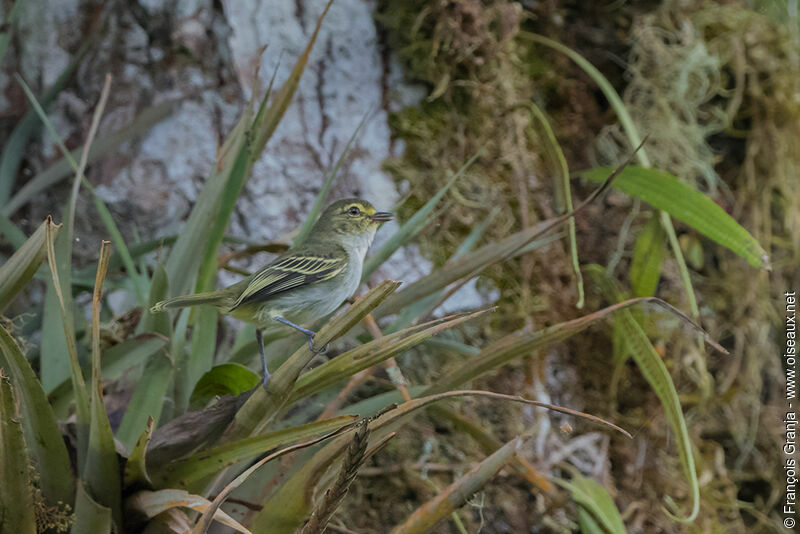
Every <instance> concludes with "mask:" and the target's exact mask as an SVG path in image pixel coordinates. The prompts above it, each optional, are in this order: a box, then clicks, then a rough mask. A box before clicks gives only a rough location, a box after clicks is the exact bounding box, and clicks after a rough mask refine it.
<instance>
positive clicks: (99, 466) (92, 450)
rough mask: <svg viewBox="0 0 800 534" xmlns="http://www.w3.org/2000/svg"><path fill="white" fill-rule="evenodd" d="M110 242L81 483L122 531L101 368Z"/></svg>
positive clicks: (100, 272)
mask: <svg viewBox="0 0 800 534" xmlns="http://www.w3.org/2000/svg"><path fill="white" fill-rule="evenodd" d="M108 245H109V243H108V241H103V242H102V245H101V247H100V259H99V260H98V262H97V277H96V279H95V284H94V293H93V294H92V387H91V390H90V391H91V394H90V407H89V408H90V410H91V414H90V423H89V445H88V450H87V453H86V462H85V463H84V465H83V470H82V474H81V479H82V480H83V482H84V483H85V485H86V491H87V492H88V493H89V495H91V496H92V498H93V499H94V500H95V501H96V502H97V503H99V504H100V505H102V506H105V507H106V508H108V509H109V510H111V517H112V519H113V521H114V523H115V524H116V525H117V528H118V529H120V530H121V529H122V494H121V480H120V476H119V473H120V466H119V463H118V462H117V451H116V449H115V448H114V434H113V433H112V432H111V423H109V421H108V415H107V414H106V408H105V404H103V381H102V377H101V373H102V371H101V368H100V302H101V300H102V298H103V281H104V280H105V277H106V272H107V270H108V258H109V256H110V255H111V251H110V250H109V248H108Z"/></svg>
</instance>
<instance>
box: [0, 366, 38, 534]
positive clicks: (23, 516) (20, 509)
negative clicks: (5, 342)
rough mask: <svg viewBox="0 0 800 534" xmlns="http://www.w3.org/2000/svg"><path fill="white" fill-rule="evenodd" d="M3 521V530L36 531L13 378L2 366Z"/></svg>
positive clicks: (0, 472) (32, 533) (0, 458)
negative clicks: (4, 371)
mask: <svg viewBox="0 0 800 534" xmlns="http://www.w3.org/2000/svg"><path fill="white" fill-rule="evenodd" d="M0 421H2V424H0V480H2V481H3V483H2V484H0V518H1V519H0V522H2V526H3V531H4V532H19V533H20V534H36V519H35V518H34V515H33V499H32V498H31V494H32V491H31V488H32V485H31V481H30V480H29V473H28V468H29V466H30V465H31V464H30V461H29V460H28V452H27V450H26V448H25V438H23V435H22V425H21V424H20V422H19V420H18V418H17V410H16V406H15V402H14V393H13V391H12V388H11V380H9V379H8V377H7V376H6V375H4V374H3V369H2V368H0Z"/></svg>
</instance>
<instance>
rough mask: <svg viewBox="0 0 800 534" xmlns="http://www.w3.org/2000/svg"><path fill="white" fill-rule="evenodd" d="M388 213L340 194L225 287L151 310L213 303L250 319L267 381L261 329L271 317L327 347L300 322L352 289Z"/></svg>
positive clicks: (338, 301) (322, 312) (327, 310)
mask: <svg viewBox="0 0 800 534" xmlns="http://www.w3.org/2000/svg"><path fill="white" fill-rule="evenodd" d="M392 217H393V215H392V214H391V213H388V212H384V211H376V210H375V208H374V207H373V206H372V204H370V203H369V202H367V201H366V200H361V199H358V198H349V199H345V200H339V201H337V202H334V203H333V204H331V205H330V206H328V207H327V209H325V211H324V212H322V215H320V217H319V219H318V220H317V222H316V223H315V224H314V226H313V227H312V228H311V231H310V232H309V233H308V237H306V238H305V239H304V240H302V241H301V242H299V243H295V244H294V246H293V247H292V248H291V249H289V250H288V251H286V252H285V253H283V254H281V255H280V256H278V257H277V258H275V259H274V260H273V261H272V262H271V263H270V264H268V265H267V266H266V267H264V268H263V269H261V270H260V271H258V272H256V273H254V274H252V275H250V276H249V277H248V278H245V279H244V280H242V281H241V282H238V283H236V284H233V285H232V286H229V287H226V288H225V289H220V290H218V291H210V292H207V293H197V294H194V295H185V296H180V297H174V298H171V299H167V300H162V301H161V302H159V303H157V304H156V305H155V306H153V307H152V308H151V309H150V311H151V312H153V313H158V312H162V311H165V310H167V309H172V308H184V307H187V306H201V305H205V306H214V307H216V308H217V309H218V310H219V311H220V312H221V313H224V314H227V315H230V316H232V317H235V318H237V319H240V320H242V321H246V322H250V323H255V325H256V341H257V342H258V350H259V353H260V355H261V367H262V370H263V372H264V379H263V384H264V385H265V386H266V384H267V380H268V379H269V372H268V371H267V364H266V359H265V358H264V340H263V335H262V329H265V328H268V327H270V326H272V325H274V324H275V322H276V321H277V322H278V323H283V324H285V325H287V326H290V327H292V328H294V329H295V330H298V331H300V332H302V333H303V334H305V336H306V339H307V340H308V346H309V348H310V349H311V350H312V351H314V352H325V351H326V350H327V347H324V348H323V349H321V350H319V349H315V348H314V335H315V333H314V332H313V331H311V330H308V329H307V328H303V327H302V326H300V325H301V324H303V323H306V324H307V323H310V322H313V321H315V320H317V319H319V318H321V317H324V316H325V315H327V314H329V313H331V312H333V311H334V310H336V308H338V307H339V306H340V305H341V304H342V302H344V301H345V299H347V298H349V297H350V296H352V295H353V293H355V291H356V289H358V285H359V283H360V281H361V270H362V267H363V265H364V257H365V256H366V254H367V249H368V248H369V246H370V244H372V239H373V238H374V237H375V232H376V231H377V229H378V227H379V226H380V225H381V224H382V223H384V222H386V221H389V220H391V219H392Z"/></svg>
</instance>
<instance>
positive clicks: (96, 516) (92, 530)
mask: <svg viewBox="0 0 800 534" xmlns="http://www.w3.org/2000/svg"><path fill="white" fill-rule="evenodd" d="M111 524H112V522H111V509H110V508H106V507H105V506H103V505H102V504H100V503H98V502H97V501H95V500H94V499H92V497H91V495H89V494H88V493H87V491H86V489H85V488H84V487H83V484H82V483H81V481H80V480H79V481H78V492H77V496H76V498H75V521H74V522H73V523H72V530H71V531H70V532H71V533H72V534H111Z"/></svg>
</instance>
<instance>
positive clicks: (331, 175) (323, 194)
mask: <svg viewBox="0 0 800 534" xmlns="http://www.w3.org/2000/svg"><path fill="white" fill-rule="evenodd" d="M367 118H369V113H365V114H364V117H363V118H362V119H361V122H359V123H358V126H357V127H356V129H355V131H354V132H353V135H351V136H350V139H348V140H347V144H346V145H344V149H343V150H342V153H341V154H340V155H339V158H338V159H337V160H336V163H335V164H334V166H333V168H332V169H331V170H330V171H328V174H327V175H326V176H325V180H323V182H322V187H320V188H319V193H317V196H316V198H315V199H314V206H312V208H311V211H309V212H308V215H306V220H305V221H303V226H301V227H300V231H298V232H297V235H296V236H295V238H294V242H295V243H302V242H303V240H305V238H306V236H308V233H309V232H310V231H311V227H313V226H314V223H315V222H317V218H319V215H320V213H322V208H324V207H325V202H326V201H327V199H328V194H329V193H330V191H331V187H333V181H334V180H335V179H336V176H337V175H338V174H339V168H340V167H341V166H342V163H344V160H345V158H346V157H347V155H348V154H349V153H350V146H351V145H352V144H353V141H355V140H356V138H357V137H358V133H359V132H360V131H361V128H362V127H363V126H364V125H365V124H366V123H367Z"/></svg>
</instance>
